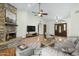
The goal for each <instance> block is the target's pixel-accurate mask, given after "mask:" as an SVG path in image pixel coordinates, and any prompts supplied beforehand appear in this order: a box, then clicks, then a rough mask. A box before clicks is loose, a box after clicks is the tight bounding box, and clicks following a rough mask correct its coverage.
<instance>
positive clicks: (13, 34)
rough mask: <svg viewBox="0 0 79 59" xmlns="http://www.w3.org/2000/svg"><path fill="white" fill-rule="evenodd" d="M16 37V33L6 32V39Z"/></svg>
mask: <svg viewBox="0 0 79 59" xmlns="http://www.w3.org/2000/svg"><path fill="white" fill-rule="evenodd" d="M13 38H16V33H15V32H14V33H8V34H7V35H6V41H9V40H10V39H13Z"/></svg>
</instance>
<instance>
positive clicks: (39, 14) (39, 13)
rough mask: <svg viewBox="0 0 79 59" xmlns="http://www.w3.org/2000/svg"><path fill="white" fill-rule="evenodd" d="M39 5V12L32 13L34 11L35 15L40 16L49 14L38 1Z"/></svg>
mask: <svg viewBox="0 0 79 59" xmlns="http://www.w3.org/2000/svg"><path fill="white" fill-rule="evenodd" d="M38 5H39V11H38V12H33V11H32V13H34V14H35V16H40V17H43V15H48V13H45V12H44V11H43V9H41V8H40V5H41V4H40V3H38Z"/></svg>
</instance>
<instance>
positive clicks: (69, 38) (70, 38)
mask: <svg viewBox="0 0 79 59" xmlns="http://www.w3.org/2000/svg"><path fill="white" fill-rule="evenodd" d="M67 39H68V40H69V41H72V42H73V43H76V42H77V40H78V37H73V36H72V37H68V38H67Z"/></svg>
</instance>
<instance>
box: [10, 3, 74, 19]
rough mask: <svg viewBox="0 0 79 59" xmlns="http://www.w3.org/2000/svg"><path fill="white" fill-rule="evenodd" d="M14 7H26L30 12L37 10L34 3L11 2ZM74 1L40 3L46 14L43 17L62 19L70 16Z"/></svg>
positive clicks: (36, 5)
mask: <svg viewBox="0 0 79 59" xmlns="http://www.w3.org/2000/svg"><path fill="white" fill-rule="evenodd" d="M11 4H12V5H14V6H15V7H16V8H19V9H27V10H29V11H30V12H32V11H38V4H34V3H11ZM73 6H74V3H42V4H41V9H43V10H44V12H47V13H48V15H47V16H44V17H43V19H57V18H56V17H57V16H58V17H60V18H62V19H64V18H67V17H68V16H70V11H71V9H72V8H73Z"/></svg>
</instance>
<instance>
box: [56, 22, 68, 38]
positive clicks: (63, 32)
mask: <svg viewBox="0 0 79 59" xmlns="http://www.w3.org/2000/svg"><path fill="white" fill-rule="evenodd" d="M54 30H55V35H57V36H64V37H66V36H67V23H61V24H55V27H54Z"/></svg>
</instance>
